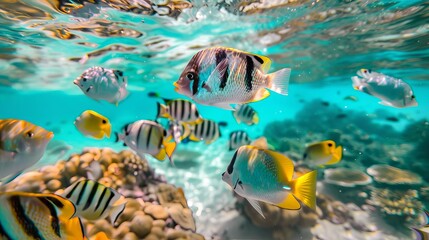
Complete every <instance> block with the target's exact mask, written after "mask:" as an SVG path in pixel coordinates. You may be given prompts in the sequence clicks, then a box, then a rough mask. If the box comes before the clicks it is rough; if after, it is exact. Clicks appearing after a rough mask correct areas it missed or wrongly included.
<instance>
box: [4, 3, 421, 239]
mask: <svg viewBox="0 0 429 240" xmlns="http://www.w3.org/2000/svg"><path fill="white" fill-rule="evenodd" d="M76 2H77V3H76V5H75V6H76V9H75V10H71V12H70V13H66V12H62V11H59V10H56V9H57V8H56V7H55V6H58V4H60V5H62V6H63V5H65V4H66V3H68V1H66V0H64V1H63V0H61V1H31V0H18V1H2V2H0V30H1V31H0V119H5V118H16V119H22V120H27V121H30V122H32V123H34V124H36V125H39V126H42V127H44V128H46V129H48V130H50V131H53V132H54V134H55V138H54V140H58V141H63V142H64V143H65V144H67V145H69V146H71V150H70V151H69V152H68V154H67V155H66V156H64V157H63V158H62V159H66V158H67V157H68V155H69V154H71V153H79V152H81V151H82V150H83V149H84V148H85V147H109V148H112V149H114V150H117V151H119V150H123V149H127V147H124V146H122V144H121V143H116V142H115V141H114V137H113V136H112V137H111V138H110V139H103V140H95V139H91V138H88V137H85V136H83V135H82V134H81V133H80V132H79V131H78V130H77V129H76V128H75V126H74V125H73V122H74V120H75V119H76V117H77V116H79V115H80V114H81V113H82V112H83V111H85V110H87V109H92V110H94V111H97V112H99V113H101V114H103V115H104V116H106V117H107V118H108V119H109V120H110V122H111V124H112V131H113V132H119V131H120V130H121V128H122V126H124V125H125V124H126V123H129V122H133V121H136V120H140V119H148V120H154V119H155V117H156V113H157V109H156V102H157V101H159V100H157V99H154V98H149V97H148V96H147V95H148V93H149V92H157V93H158V94H160V95H161V96H163V97H167V98H183V96H182V95H180V94H178V93H176V92H175V91H174V86H173V82H175V81H177V80H178V78H179V76H180V74H181V73H182V71H183V69H184V68H185V66H186V64H187V63H188V61H189V60H190V59H191V57H192V56H193V55H194V54H195V53H197V52H198V51H199V50H202V49H205V48H208V47H212V46H226V47H232V48H236V49H240V50H243V51H247V52H252V53H256V54H260V55H264V56H268V57H270V58H271V60H272V62H273V64H272V66H271V70H270V71H269V72H274V71H277V70H279V69H281V68H286V67H287V68H292V75H291V78H290V86H289V95H288V96H282V95H279V94H275V93H272V94H271V96H270V97H269V98H267V99H265V100H263V101H259V102H255V103H252V104H251V105H252V106H253V107H254V108H255V110H256V111H257V112H258V114H259V118H260V122H259V124H257V125H255V126H246V125H243V124H241V125H239V124H237V123H236V122H235V120H234V118H233V116H232V114H231V112H230V111H227V110H223V109H219V108H216V107H211V106H205V105H201V104H197V107H198V109H199V111H200V113H201V115H202V116H204V117H205V118H208V119H212V120H215V121H217V122H219V121H226V122H227V123H228V125H227V126H226V127H224V128H221V131H222V137H221V138H220V139H219V140H217V141H216V142H214V143H212V144H210V145H208V146H207V145H205V144H204V143H203V142H201V143H193V142H191V143H187V144H179V146H178V149H177V150H176V151H177V153H176V155H177V160H175V161H176V167H172V166H170V165H169V164H168V161H164V162H159V161H156V160H155V159H153V158H151V157H148V159H149V163H150V165H151V166H152V167H153V168H154V169H155V171H156V172H158V173H161V174H164V175H165V176H166V179H167V181H168V182H170V183H172V184H175V185H176V186H179V187H183V189H184V191H185V195H186V198H187V199H188V204H189V207H190V208H191V209H192V211H193V216H194V218H195V219H196V224H197V232H198V233H201V234H203V235H204V236H205V237H206V239H210V238H211V237H214V238H219V239H249V238H251V239H272V238H274V239H286V238H288V239H297V238H294V237H293V236H290V235H289V237H286V236H287V235H278V234H277V235H273V234H272V232H275V231H274V230H273V229H274V228H268V229H267V228H254V227H253V225H252V223H251V221H249V220H248V218H247V217H244V216H245V215H244V214H243V213H242V212H240V211H236V210H235V208H236V204H235V201H236V198H234V197H233V195H232V192H231V190H230V189H229V188H228V186H227V185H226V184H225V183H223V182H222V181H221V177H220V176H221V174H222V173H223V172H224V171H225V169H226V167H227V166H228V164H229V162H230V160H231V157H232V154H233V152H228V148H227V146H228V140H229V139H228V136H229V133H230V132H231V131H234V130H246V131H247V132H248V133H249V135H250V137H251V138H253V139H256V138H258V137H261V136H266V137H267V139H268V142H269V143H272V145H273V146H274V147H275V150H277V151H280V152H283V153H285V154H286V155H288V156H291V158H293V160H295V159H294V157H295V156H297V155H299V156H302V152H301V151H302V150H303V148H304V143H309V142H312V141H320V140H324V139H327V137H328V136H329V135H328V133H329V132H330V131H333V130H335V129H339V130H340V131H341V132H342V136H347V137H346V138H347V139H348V136H352V137H353V136H358V135H359V134H360V135H361V136H366V135H368V136H370V138H371V139H372V143H371V144H370V143H368V145H370V146H366V145H365V144H364V143H363V142H364V141H363V140H362V141H361V142H360V141H359V140H354V141H355V142H352V143H349V145H350V146H354V148H351V147H350V148H348V149H347V148H346V149H344V151H345V153H344V156H345V157H344V159H343V160H342V161H341V162H340V163H339V164H337V165H333V166H329V167H328V168H337V167H346V168H355V169H360V170H362V171H365V170H366V169H367V168H368V167H370V166H371V165H372V164H388V165H392V166H394V167H398V168H400V169H403V170H409V171H412V172H415V173H416V174H418V175H420V176H421V177H422V178H423V179H424V180H423V183H422V184H420V185H418V186H414V185H412V186H405V188H410V189H415V190H417V191H418V192H419V198H418V199H419V201H420V202H422V203H423V206H425V204H427V200H429V199H428V195H429V194H428V195H426V196H424V194H423V193H422V191H423V190H422V188H424V187H425V186H427V184H426V182H425V181H428V180H429V179H428V178H427V176H426V175H425V171H424V169H427V163H426V162H427V160H428V159H427V157H428V154H427V153H424V150H423V151H421V152H423V153H421V152H420V153H419V154H420V155H413V154H417V153H418V151H417V150H415V151H414V150H413V149H422V148H421V147H420V148H419V146H422V145H423V146H425V145H424V144H427V142H424V140H422V139H425V137H426V138H427V136H426V135H424V134H426V132H428V134H429V131H428V130H427V128H426V130H424V129H425V128H424V127H422V128H421V129H423V130H421V129H420V130H416V131H415V132H411V131H410V130H409V128H407V127H408V126H409V125H411V124H414V123H416V122H419V121H422V122H424V121H427V120H428V119H429V102H428V101H427V95H428V93H429V84H428V81H427V80H428V76H429V75H428V64H429V58H428V56H429V48H428V46H429V34H428V33H429V25H428V23H427V22H428V18H429V11H428V8H429V5H428V3H427V1H409V0H402V1H400V0H397V1H371V0H369V1H352V0H350V1H322V0H321V1H299V0H298V1H281V0H279V1H265V0H263V1H238V0H232V1H226V0H224V1H217V3H215V2H216V1H202V0H198V1H189V2H188V1H152V2H151V1H149V0H144V1H123V2H125V3H119V1H100V2H99V3H98V4H92V3H89V2H87V1H82V2H84V3H83V4H79V3H78V2H81V1H76ZM136 2H140V5H134V6H133V4H135V3H136ZM126 3H128V4H126ZM51 4H53V5H51ZM131 6H133V7H131ZM145 6H146V7H145ZM166 6H169V7H166ZM173 6H174V7H173ZM130 8H132V9H134V11H135V12H134V13H133V12H132V11H127V9H130ZM167 8H168V9H170V10H168V9H167ZM167 10H168V11H167ZM168 12H170V13H168ZM149 13H150V14H149ZM93 66H102V67H104V68H109V69H118V70H121V71H123V72H124V74H125V76H127V78H128V90H129V91H130V96H129V97H128V98H126V99H125V100H124V101H123V102H121V103H120V104H119V106H115V105H113V104H109V103H107V102H105V101H101V102H97V101H94V100H92V99H90V98H88V97H87V96H85V95H84V94H83V93H82V91H81V90H80V89H79V88H78V87H77V86H75V85H74V84H73V80H74V79H76V78H77V77H79V76H80V75H81V74H82V73H83V72H84V71H85V70H86V69H87V68H89V67H93ZM361 68H370V69H372V70H374V71H377V72H382V73H384V74H386V75H389V76H393V77H396V78H400V79H403V80H404V81H406V82H407V83H408V84H410V85H411V87H412V89H413V91H414V93H415V96H416V99H417V101H418V103H419V105H418V106H417V107H410V108H402V109H397V108H392V107H387V106H382V105H380V104H378V101H379V100H378V99H376V98H375V97H372V96H369V95H367V94H364V93H362V92H359V91H356V90H354V89H353V87H352V82H351V77H352V76H355V75H356V71H358V70H359V69H361ZM347 96H355V97H357V101H350V100H345V99H344V98H345V97H347ZM319 101H323V102H327V103H328V104H329V106H326V105H327V104H326V103H325V104H322V103H320V104H319V103H318V102H319ZM313 113H314V114H313ZM312 114H313V115H312ZM339 114H344V116H345V117H343V118H342V117H337V116H338V115H339ZM389 117H390V118H391V117H395V118H397V119H398V121H389V120H386V118H389ZM285 120H287V121H285ZM276 121H282V122H281V123H277V125H275V126H274V125H273V122H276ZM348 125H350V126H352V127H349V126H348ZM416 125H418V124H416ZM273 126H274V127H273ZM312 126H314V127H313V129H312ZM418 126H420V125H418ZM380 129H382V130H380ZM383 129H384V131H383ZM294 131H295V132H298V133H297V134H296V135H293V134H292V133H293V132H294ZM425 131H426V132H425ZM272 132H274V133H278V134H279V136H275V134H274V136H273V133H272ZM289 134H291V135H289ZM413 134H414V135H415V136H414V135H413ZM419 134H420V135H419ZM411 135H413V136H411ZM352 137H350V138H352ZM279 139H286V140H284V142H287V144H289V145H290V146H292V147H289V148H288V147H282V146H284V145H282V144H281V141H280V140H279ZM410 139H412V140H410ZM282 141H283V140H282ZM355 143H356V145H354V144H355ZM294 144H295V145H299V147H294ZM339 144H341V143H339ZM344 144H346V143H344ZM289 145H288V146H289ZM404 145H406V146H405V147H403V146H404ZM402 147H403V148H402ZM407 147H408V148H407ZM374 149H375V150H374ZM395 149H405V150H403V151H406V152H401V153H400V154H399V155H397V153H396V152H395V151H394V150H395ZM423 149H424V147H423ZM186 151H187V152H186ZM398 151H399V150H398ZM392 155H393V156H396V158H397V159H399V160H392V159H391V157H390V158H389V157H388V156H392ZM365 158H368V159H375V160H371V161H372V162H371V163H368V161H366V162H365V161H362V159H365ZM57 160H58V159H56V158H55V156H53V157H51V158H49V156H45V158H44V159H42V162H41V163H40V164H41V165H44V164H52V163H54V162H55V161H57ZM319 171H320V172H323V171H324V169H321V170H319ZM328 185H329V184H326V182H325V181H324V177H323V174H321V173H319V178H318V193H319V192H320V193H326V194H328V195H330V196H332V197H333V198H334V199H338V200H340V201H342V202H343V203H344V204H346V203H349V204H350V203H353V204H356V205H358V206H359V207H360V208H361V209H365V207H362V205H365V204H362V203H358V202H354V201H351V200H350V196H345V195H344V194H343V192H344V191H345V190H344V189H340V190H338V189H336V190H332V189H329V186H328ZM327 186H328V187H327ZM371 187H377V188H380V189H388V190H392V189H395V190H396V188H399V189H403V188H404V187H403V186H393V187H392V186H391V185H387V186H386V185H383V184H381V185H379V184H376V183H375V182H374V183H373V184H371V186H370V187H368V188H369V189H365V190H359V191H361V192H367V193H368V194H370V192H371V191H372V190H371ZM359 191H358V190H356V192H353V191H352V197H351V198H352V199H353V194H356V195H357V194H358V193H359ZM349 192H350V190H349ZM344 198H346V199H344ZM367 198H368V199H369V197H367ZM366 205H370V206H372V207H374V208H375V209H377V211H374V212H372V213H371V211H370V210H362V212H365V211H366V212H367V213H368V212H369V213H371V215H372V216H371V219H372V218H376V220H373V219H372V220H371V221H374V222H375V223H374V224H375V225H377V230H376V231H367V232H365V231H363V230H362V229H359V228H353V227H351V229H352V230H347V227H346V226H345V225H346V224H347V222H348V221H346V223H344V224H343V223H342V225H341V224H332V223H331V222H329V221H327V220H326V218H325V219H323V218H320V222H318V223H317V224H316V225H314V226H312V227H311V228H303V229H306V230H303V231H301V232H298V233H296V234H297V235H296V236H298V237H300V238H301V239H414V238H415V236H414V235H413V233H412V232H411V231H410V230H409V229H408V227H410V226H417V225H419V224H418V223H420V221H421V219H422V218H421V214H420V215H419V214H415V215H413V219H414V220H413V221H411V220H410V223H408V222H405V221H403V222H401V220H399V221H398V220H397V219H396V218H397V216H393V215H389V214H383V212H382V211H380V206H376V205H375V204H373V205H371V204H368V203H366ZM426 207H427V205H426ZM419 210H420V211H421V213H423V212H422V211H423V209H417V211H419ZM350 211H351V210H350ZM390 218H392V219H394V220H393V221H392V220H391V219H390ZM371 221H370V220H368V222H371ZM392 222H393V223H392ZM328 223H329V224H328ZM395 224H396V225H395ZM398 224H399V225H400V227H398ZM297 226H298V227H297V228H299V227H300V224H297ZM395 227H396V228H397V229H399V230H398V231H396V230H395ZM277 228H280V227H278V226H277ZM349 228H350V226H349ZM308 229H310V230H308ZM327 232H328V233H329V234H328V233H327ZM336 233H337V235H336ZM279 236H280V237H279Z"/></svg>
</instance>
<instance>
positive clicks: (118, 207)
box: [109, 202, 126, 225]
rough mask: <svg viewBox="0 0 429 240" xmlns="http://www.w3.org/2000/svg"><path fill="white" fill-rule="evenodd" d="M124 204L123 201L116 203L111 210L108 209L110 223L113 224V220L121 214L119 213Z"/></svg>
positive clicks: (122, 209)
mask: <svg viewBox="0 0 429 240" xmlns="http://www.w3.org/2000/svg"><path fill="white" fill-rule="evenodd" d="M125 204H126V202H124V203H122V204H119V205H116V206H113V207H112V210H110V214H109V220H110V223H111V224H112V225H114V224H115V222H116V220H117V219H118V217H119V215H121V213H122V212H123V211H124V209H125Z"/></svg>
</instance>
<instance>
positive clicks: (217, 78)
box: [203, 58, 228, 92]
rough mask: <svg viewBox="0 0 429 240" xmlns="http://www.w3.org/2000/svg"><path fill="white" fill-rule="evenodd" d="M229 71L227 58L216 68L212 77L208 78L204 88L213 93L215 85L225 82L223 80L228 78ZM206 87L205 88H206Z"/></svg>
mask: <svg viewBox="0 0 429 240" xmlns="http://www.w3.org/2000/svg"><path fill="white" fill-rule="evenodd" d="M227 69H228V59H227V58H225V59H223V60H222V61H220V63H219V64H218V65H217V66H216V68H215V69H214V70H213V72H211V74H210V76H209V77H208V78H207V81H206V82H205V83H204V84H203V87H204V88H206V89H207V87H208V88H209V89H210V90H209V89H207V91H209V92H211V90H212V89H213V88H214V86H215V83H217V82H221V84H222V82H223V81H224V80H223V78H225V77H228V76H227V75H226V74H228V73H227ZM225 80H226V79H225ZM204 85H205V86H204Z"/></svg>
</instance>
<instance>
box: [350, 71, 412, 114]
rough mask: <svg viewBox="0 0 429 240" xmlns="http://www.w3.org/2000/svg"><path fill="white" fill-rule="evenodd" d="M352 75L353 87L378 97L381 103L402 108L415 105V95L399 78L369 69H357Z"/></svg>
mask: <svg viewBox="0 0 429 240" xmlns="http://www.w3.org/2000/svg"><path fill="white" fill-rule="evenodd" d="M357 75H358V76H359V77H361V78H359V77H358V76H354V77H352V81H353V88H354V89H356V90H358V91H361V92H364V93H366V94H369V95H372V96H374V97H376V98H379V99H380V100H381V102H379V103H380V104H382V105H385V106H390V107H396V108H404V107H414V106H417V105H418V104H417V101H416V97H415V96H414V93H413V90H412V89H411V87H410V85H408V84H407V83H406V82H404V81H402V80H401V79H397V78H394V77H390V76H387V75H384V74H382V73H378V72H373V71H371V70H369V69H361V70H359V71H357Z"/></svg>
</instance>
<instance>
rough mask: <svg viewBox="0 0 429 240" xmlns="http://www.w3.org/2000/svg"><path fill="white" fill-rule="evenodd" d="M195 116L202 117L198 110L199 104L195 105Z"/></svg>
mask: <svg viewBox="0 0 429 240" xmlns="http://www.w3.org/2000/svg"><path fill="white" fill-rule="evenodd" d="M195 117H196V118H198V117H200V113H199V112H198V109H197V106H195Z"/></svg>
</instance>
